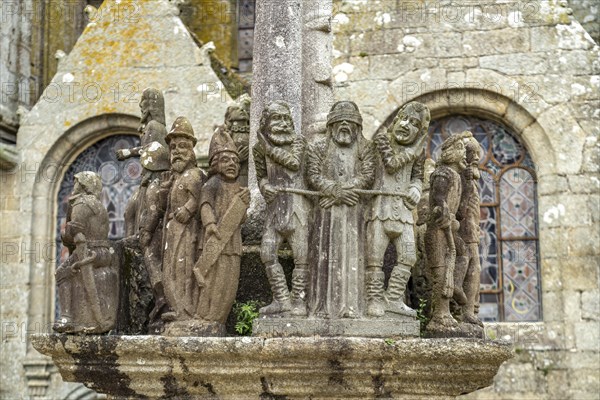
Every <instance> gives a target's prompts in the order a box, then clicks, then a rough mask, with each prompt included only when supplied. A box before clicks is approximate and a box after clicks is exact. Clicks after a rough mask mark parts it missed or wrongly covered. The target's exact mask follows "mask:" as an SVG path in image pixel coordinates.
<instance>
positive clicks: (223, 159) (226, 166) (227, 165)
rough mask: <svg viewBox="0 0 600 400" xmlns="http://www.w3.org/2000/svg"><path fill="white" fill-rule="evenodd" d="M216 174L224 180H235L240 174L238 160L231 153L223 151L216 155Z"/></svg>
mask: <svg viewBox="0 0 600 400" xmlns="http://www.w3.org/2000/svg"><path fill="white" fill-rule="evenodd" d="M217 157H218V160H217V172H218V173H219V174H220V175H221V176H223V177H224V178H225V179H226V180H229V181H232V180H235V179H237V177H238V175H239V173H240V158H239V157H238V156H237V154H235V153H234V152H232V151H224V152H223V153H220V154H218V155H217Z"/></svg>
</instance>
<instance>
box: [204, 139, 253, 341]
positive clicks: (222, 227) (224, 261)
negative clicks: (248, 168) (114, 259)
mask: <svg viewBox="0 0 600 400" xmlns="http://www.w3.org/2000/svg"><path fill="white" fill-rule="evenodd" d="M209 162H210V173H209V178H208V181H207V182H206V184H205V185H204V186H203V188H202V193H201V196H200V203H199V205H200V214H201V218H202V225H203V233H202V237H201V239H200V243H201V244H202V256H201V257H200V259H199V260H198V262H197V263H196V266H195V268H194V275H195V277H196V281H197V283H198V285H199V288H200V300H199V302H198V307H197V310H198V311H197V312H198V317H199V318H201V319H202V324H203V325H204V327H203V333H204V334H212V335H224V334H225V322H226V320H227V316H228V315H229V312H230V311H231V307H232V306H233V303H234V301H235V295H236V292H237V288H238V280H239V276H240V261H241V256H242V233H241V224H242V222H244V220H245V218H246V210H247V209H248V205H249V204H250V191H249V189H248V188H243V187H241V185H240V183H239V182H238V181H237V177H238V174H239V172H240V160H239V158H238V155H237V150H236V146H235V144H234V143H233V141H232V140H231V138H230V137H229V136H228V135H227V134H225V133H224V132H218V133H215V134H214V135H213V138H212V140H211V144H210V149H209Z"/></svg>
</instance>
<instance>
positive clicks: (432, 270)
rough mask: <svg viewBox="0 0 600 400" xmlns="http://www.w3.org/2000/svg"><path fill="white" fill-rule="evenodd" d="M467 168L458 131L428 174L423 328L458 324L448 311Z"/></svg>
mask: <svg viewBox="0 0 600 400" xmlns="http://www.w3.org/2000/svg"><path fill="white" fill-rule="evenodd" d="M465 168H467V161H466V152H465V145H464V143H463V138H462V136H461V135H454V136H450V137H449V138H448V139H446V140H445V141H444V143H443V144H442V154H441V156H440V159H439V160H438V162H437V164H436V168H435V171H434V172H433V174H432V175H431V191H430V194H429V218H428V220H427V231H426V233H425V246H426V252H427V254H426V257H427V269H428V271H429V275H430V276H431V277H432V279H433V287H432V295H431V296H432V316H431V320H430V321H429V323H428V324H427V328H426V329H427V330H428V331H430V332H433V333H444V332H452V331H455V330H457V329H458V324H457V322H456V320H455V319H454V317H452V315H451V314H450V299H451V298H452V297H453V296H454V279H455V278H454V267H455V263H456V251H457V250H456V248H457V244H459V243H458V242H459V238H458V235H457V232H458V228H459V222H458V221H457V219H456V214H457V212H458V209H459V205H460V200H461V194H462V185H461V175H460V174H461V172H462V171H463V170H464V169H465Z"/></svg>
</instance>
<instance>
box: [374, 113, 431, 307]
mask: <svg viewBox="0 0 600 400" xmlns="http://www.w3.org/2000/svg"><path fill="white" fill-rule="evenodd" d="M429 121H430V116H429V109H428V108H427V107H426V106H425V105H423V104H421V103H417V102H411V103H408V104H406V105H405V106H403V107H402V108H401V109H400V111H398V114H397V115H396V118H394V121H393V122H392V125H391V126H390V128H389V129H388V131H387V132H385V131H383V132H381V133H379V134H377V135H375V137H374V138H373V142H374V143H375V146H376V149H377V153H378V162H379V168H377V175H376V179H375V185H374V190H376V191H382V192H388V193H382V194H379V195H376V197H375V198H374V199H373V203H372V207H371V212H370V214H369V216H368V218H367V219H368V223H367V236H366V237H367V271H366V277H365V279H366V285H367V287H366V290H367V314H368V315H370V316H375V317H380V316H383V315H384V313H385V312H386V311H388V312H391V313H396V314H401V315H408V316H416V312H415V311H414V310H413V309H411V308H410V307H408V306H407V305H406V304H405V303H404V292H405V289H406V284H407V282H408V280H409V278H410V274H411V268H412V267H413V265H414V263H415V261H416V258H417V253H416V247H415V233H414V229H413V225H414V219H413V213H412V210H413V209H414V208H415V206H416V205H417V203H418V202H419V199H420V197H421V190H422V184H423V163H424V162H425V139H426V138H427V130H428V128H429ZM393 194H397V195H393ZM390 242H391V243H393V244H394V246H395V248H396V254H397V261H396V265H395V266H394V267H393V269H392V273H391V275H390V279H389V283H388V289H387V292H386V293H385V297H384V291H383V283H384V282H383V281H384V275H383V270H382V267H383V257H384V255H385V251H386V248H387V246H388V244H389V243H390Z"/></svg>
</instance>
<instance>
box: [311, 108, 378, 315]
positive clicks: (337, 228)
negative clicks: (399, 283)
mask: <svg viewBox="0 0 600 400" xmlns="http://www.w3.org/2000/svg"><path fill="white" fill-rule="evenodd" d="M306 176H307V181H308V185H309V187H310V189H312V190H315V191H318V192H319V196H320V197H319V200H318V207H316V210H315V213H314V221H313V223H312V226H313V233H312V235H311V242H310V248H311V249H314V251H313V252H312V253H311V254H312V255H311V259H312V260H311V265H313V266H314V268H315V269H314V270H313V271H311V275H312V276H311V282H312V284H311V288H312V293H311V295H310V302H309V303H310V310H309V311H310V314H311V315H314V316H316V317H320V318H331V319H336V318H360V317H362V316H363V315H364V313H365V301H364V298H365V297H364V287H365V285H364V273H365V267H364V255H363V254H364V242H365V239H364V238H365V232H364V228H363V227H364V212H365V206H364V204H363V201H361V200H362V199H361V196H360V193H359V191H360V190H364V189H370V188H371V186H372V185H373V181H374V179H375V153H374V149H373V145H372V143H371V142H370V141H369V140H367V139H365V138H364V137H363V135H362V117H361V115H360V112H359V110H358V106H357V105H356V104H355V103H354V102H351V101H339V102H337V103H335V104H334V105H333V106H332V108H331V110H330V112H329V114H328V116H327V134H326V137H325V138H318V139H316V140H315V141H313V142H311V143H310V145H309V146H308V150H307V164H306Z"/></svg>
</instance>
